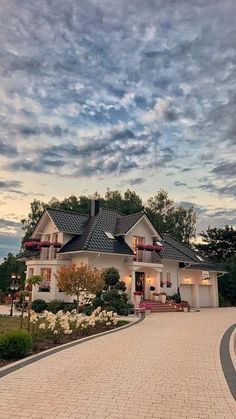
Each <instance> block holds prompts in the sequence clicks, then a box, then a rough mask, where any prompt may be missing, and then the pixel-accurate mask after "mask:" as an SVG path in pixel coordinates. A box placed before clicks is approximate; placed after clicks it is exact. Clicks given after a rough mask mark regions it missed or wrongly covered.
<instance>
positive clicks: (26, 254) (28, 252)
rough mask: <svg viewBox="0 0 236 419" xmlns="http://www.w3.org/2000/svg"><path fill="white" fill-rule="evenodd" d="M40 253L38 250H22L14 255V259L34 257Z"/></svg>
mask: <svg viewBox="0 0 236 419" xmlns="http://www.w3.org/2000/svg"><path fill="white" fill-rule="evenodd" d="M39 255H40V251H39V250H33V251H32V250H24V251H23V252H21V253H19V254H18V255H17V256H16V259H18V260H26V259H30V258H32V259H35V258H36V257H37V256H39Z"/></svg>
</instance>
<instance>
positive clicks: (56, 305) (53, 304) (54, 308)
mask: <svg viewBox="0 0 236 419" xmlns="http://www.w3.org/2000/svg"><path fill="white" fill-rule="evenodd" d="M67 304H68V303H67ZM47 310H48V311H51V312H52V313H54V314H56V313H57V312H58V311H60V310H65V302H64V301H60V300H52V301H49V303H47Z"/></svg>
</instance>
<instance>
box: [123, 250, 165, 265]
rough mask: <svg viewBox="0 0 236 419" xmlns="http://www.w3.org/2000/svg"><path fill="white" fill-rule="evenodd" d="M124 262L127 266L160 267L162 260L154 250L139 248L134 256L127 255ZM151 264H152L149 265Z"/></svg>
mask: <svg viewBox="0 0 236 419" xmlns="http://www.w3.org/2000/svg"><path fill="white" fill-rule="evenodd" d="M125 264H126V265H129V266H139V267H141V266H146V267H148V266H149V267H154V265H155V267H162V260H161V259H160V257H159V256H158V255H157V254H156V253H155V252H147V251H145V250H139V251H138V252H137V254H136V255H134V256H127V257H126V259H125ZM151 265H152V266H151Z"/></svg>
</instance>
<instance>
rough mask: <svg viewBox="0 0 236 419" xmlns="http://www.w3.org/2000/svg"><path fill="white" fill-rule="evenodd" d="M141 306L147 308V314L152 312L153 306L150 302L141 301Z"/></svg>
mask: <svg viewBox="0 0 236 419" xmlns="http://www.w3.org/2000/svg"><path fill="white" fill-rule="evenodd" d="M139 308H141V309H142V308H143V309H144V310H145V314H150V313H151V308H152V306H151V304H149V303H140V304H139Z"/></svg>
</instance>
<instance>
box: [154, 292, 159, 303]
mask: <svg viewBox="0 0 236 419" xmlns="http://www.w3.org/2000/svg"><path fill="white" fill-rule="evenodd" d="M159 297H160V294H155V293H153V300H154V301H160V298H159Z"/></svg>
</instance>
